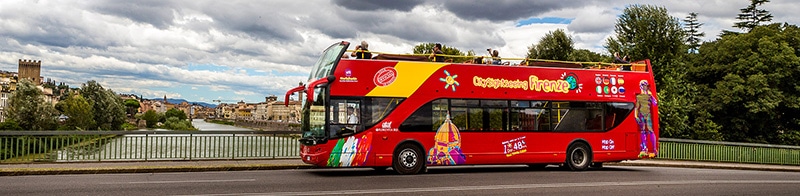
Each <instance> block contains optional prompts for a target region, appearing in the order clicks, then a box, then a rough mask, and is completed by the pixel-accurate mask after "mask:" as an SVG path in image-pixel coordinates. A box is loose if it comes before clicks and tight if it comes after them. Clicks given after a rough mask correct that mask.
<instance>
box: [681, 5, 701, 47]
mask: <svg viewBox="0 0 800 196" xmlns="http://www.w3.org/2000/svg"><path fill="white" fill-rule="evenodd" d="M683 22H684V27H683V28H684V31H685V32H686V35H687V38H686V45H687V46H689V51H690V52H692V53H696V52H697V49H698V48H700V42H701V40H700V37H703V36H705V35H706V33H705V32H700V27H701V26H703V23H699V22H697V13H695V12H692V13H689V16H686V19H683Z"/></svg>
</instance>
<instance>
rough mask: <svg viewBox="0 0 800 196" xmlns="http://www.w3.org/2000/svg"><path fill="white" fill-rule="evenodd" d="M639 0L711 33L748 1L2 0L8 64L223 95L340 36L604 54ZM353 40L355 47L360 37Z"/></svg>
mask: <svg viewBox="0 0 800 196" xmlns="http://www.w3.org/2000/svg"><path fill="white" fill-rule="evenodd" d="M632 4H651V5H658V6H663V7H666V8H667V9H668V10H669V12H670V15H672V16H674V17H677V18H679V19H683V18H685V17H686V16H687V15H688V13H690V12H697V13H699V15H698V19H699V21H700V22H701V23H704V25H703V27H702V28H701V30H702V31H704V32H705V33H706V37H704V39H705V40H714V39H716V37H717V35H718V34H719V33H720V31H721V30H723V29H726V30H737V31H738V29H733V28H732V27H731V26H732V25H733V23H734V22H736V20H735V18H736V14H738V13H739V9H741V8H744V7H746V6H747V5H749V1H747V0H724V1H723V0H703V1H697V0H673V1H629V0H622V1H611V0H594V1H587V0H576V1H563V0H537V1H523V0H492V1H474V0H450V1H444V0H431V1H422V0H407V1H401V0H397V1H395V0H372V1H366V0H333V1H321V0H304V1H297V0H270V1H240V0H225V1H218V0H191V1H169V0H141V1H135V0H134V1H118V0H81V1H74V0H3V1H0V70H6V71H14V72H16V71H17V62H18V59H35V60H41V61H42V71H41V74H42V76H44V77H47V78H51V79H53V80H56V81H57V82H65V83H66V84H68V85H70V86H72V87H79V86H80V85H81V84H82V83H85V82H86V81H89V80H96V81H98V82H99V83H100V84H101V85H103V86H104V87H106V88H110V89H113V90H114V91H116V92H117V93H126V94H137V95H142V96H144V97H145V98H156V97H159V98H160V97H164V96H165V95H166V96H167V97H170V98H182V99H186V100H189V101H202V102H208V103H212V100H215V99H219V100H222V101H223V102H235V101H239V100H244V101H246V102H262V101H264V97H265V96H269V95H276V96H278V97H279V99H281V100H282V99H283V96H282V95H283V94H284V93H285V92H286V90H288V89H290V88H291V87H294V86H296V85H297V84H298V83H299V82H301V81H303V82H304V81H305V80H306V79H307V77H308V72H309V70H310V66H311V65H312V64H313V63H314V62H315V61H316V59H317V58H318V55H319V53H320V52H321V50H323V49H325V48H326V47H327V46H329V45H331V44H333V43H334V42H338V41H342V40H344V41H351V42H360V41H361V40H366V41H368V42H369V43H370V49H371V50H372V51H381V52H391V53H410V52H411V50H412V48H413V46H414V45H417V44H419V43H423V42H440V43H443V44H445V45H447V46H452V47H456V48H459V49H461V50H462V51H467V50H474V51H478V52H479V54H480V52H482V51H485V49H486V48H495V49H498V50H499V51H500V54H501V56H504V57H524V56H525V55H526V53H527V47H528V46H530V45H531V44H534V43H536V42H538V40H539V39H540V38H541V37H542V36H543V35H544V34H546V33H547V32H549V31H553V30H556V29H559V28H561V29H565V30H566V32H567V33H568V34H569V35H571V36H572V37H573V40H574V41H575V42H576V44H575V47H576V48H584V49H589V50H592V51H595V52H601V53H605V49H604V48H603V44H604V43H605V39H606V38H607V37H609V36H611V35H612V33H613V29H614V24H615V22H616V18H617V16H618V15H619V14H621V12H622V10H623V9H624V8H625V7H626V6H629V5H632ZM763 9H766V10H768V11H770V12H771V13H772V14H773V16H774V18H773V22H789V23H792V24H800V12H797V10H800V4H798V3H796V2H794V1H792V0H773V2H770V3H767V4H765V5H764V6H763ZM351 49H352V48H351Z"/></svg>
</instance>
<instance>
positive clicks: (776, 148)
mask: <svg viewBox="0 0 800 196" xmlns="http://www.w3.org/2000/svg"><path fill="white" fill-rule="evenodd" d="M658 158H659V159H669V160H687V161H713V162H731V163H755V164H778V165H800V146H786V145H771V144H755V143H740V142H718V141H703V140H686V139H673V138H661V139H660V140H659V154H658Z"/></svg>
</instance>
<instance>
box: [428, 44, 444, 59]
mask: <svg viewBox="0 0 800 196" xmlns="http://www.w3.org/2000/svg"><path fill="white" fill-rule="evenodd" d="M442 54H444V52H442V44H440V43H436V45H433V53H431V55H430V56H428V58H429V59H431V61H433V62H444V57H443V56H439V55H442Z"/></svg>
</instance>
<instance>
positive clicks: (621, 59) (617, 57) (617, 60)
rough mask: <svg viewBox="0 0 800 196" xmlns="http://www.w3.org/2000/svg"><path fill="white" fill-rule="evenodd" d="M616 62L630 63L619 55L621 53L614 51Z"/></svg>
mask: <svg viewBox="0 0 800 196" xmlns="http://www.w3.org/2000/svg"><path fill="white" fill-rule="evenodd" d="M625 57H627V56H625ZM627 58H629V57H627ZM629 59H630V58H629ZM614 63H622V64H629V62H628V61H626V60H625V59H623V58H620V57H619V53H618V52H615V53H614Z"/></svg>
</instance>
